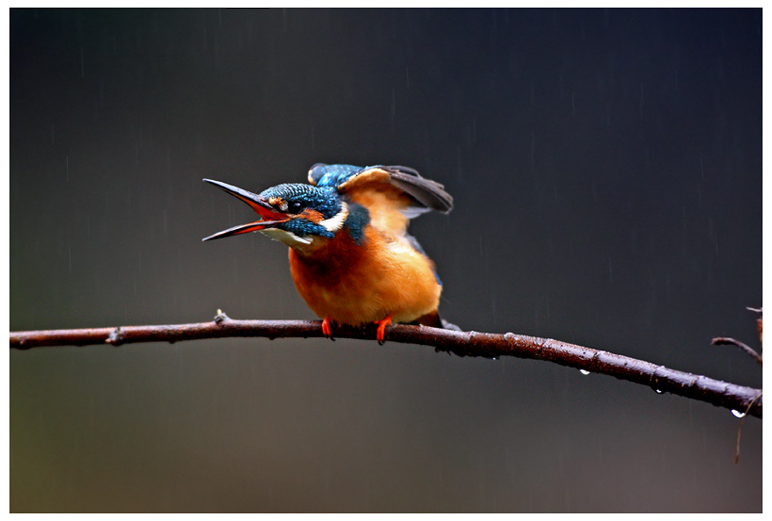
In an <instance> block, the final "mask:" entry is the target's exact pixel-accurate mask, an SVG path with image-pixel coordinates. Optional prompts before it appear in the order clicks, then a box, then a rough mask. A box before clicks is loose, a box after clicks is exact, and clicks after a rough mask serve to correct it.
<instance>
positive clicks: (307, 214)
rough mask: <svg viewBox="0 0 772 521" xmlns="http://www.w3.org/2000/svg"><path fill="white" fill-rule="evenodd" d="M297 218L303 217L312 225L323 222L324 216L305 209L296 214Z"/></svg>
mask: <svg viewBox="0 0 772 521" xmlns="http://www.w3.org/2000/svg"><path fill="white" fill-rule="evenodd" d="M298 217H303V218H304V219H306V220H309V221H311V222H312V223H320V222H322V221H323V220H324V215H322V214H321V212H318V211H316V210H314V209H312V208H306V209H305V210H303V211H302V212H300V213H299V214H298Z"/></svg>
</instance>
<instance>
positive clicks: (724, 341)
mask: <svg viewBox="0 0 772 521" xmlns="http://www.w3.org/2000/svg"><path fill="white" fill-rule="evenodd" d="M710 343H711V344H713V345H714V346H722V345H733V346H737V347H739V348H740V349H742V350H743V351H745V352H746V353H747V354H749V355H750V356H751V357H752V358H753V359H754V360H756V361H757V362H758V363H759V364H760V363H761V355H760V354H758V353H757V352H756V350H755V349H753V348H752V347H750V346H748V345H747V344H744V343H742V342H740V341H739V340H735V339H734V338H729V337H724V336H721V337H718V338H714V339H713V340H711V342H710Z"/></svg>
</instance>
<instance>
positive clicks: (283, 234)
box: [260, 228, 311, 246]
mask: <svg viewBox="0 0 772 521" xmlns="http://www.w3.org/2000/svg"><path fill="white" fill-rule="evenodd" d="M260 233H263V234H265V235H267V236H268V237H270V238H271V239H274V240H277V241H281V242H283V243H284V244H286V245H287V246H304V245H309V244H311V237H299V236H297V235H295V234H294V233H292V232H288V231H286V230H280V229H278V228H266V229H265V230H260Z"/></svg>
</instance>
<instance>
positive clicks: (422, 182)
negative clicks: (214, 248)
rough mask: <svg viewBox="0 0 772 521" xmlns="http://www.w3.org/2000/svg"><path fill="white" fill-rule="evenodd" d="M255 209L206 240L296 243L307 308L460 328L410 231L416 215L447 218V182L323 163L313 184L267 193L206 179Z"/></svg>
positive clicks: (349, 318) (338, 316) (293, 256)
mask: <svg viewBox="0 0 772 521" xmlns="http://www.w3.org/2000/svg"><path fill="white" fill-rule="evenodd" d="M204 181H205V182H206V183H209V184H212V185H214V186H217V187H219V188H221V189H222V190H224V191H225V192H226V193H228V194H230V195H232V196H234V197H236V198H238V199H239V200H241V201H243V202H244V203H246V204H247V205H249V206H250V207H251V208H252V209H253V210H254V211H255V213H257V214H258V215H259V220H257V221H254V222H250V223H246V224H242V225H238V226H234V227H232V228H228V229H227V230H223V231H221V232H218V233H215V234H213V235H210V236H208V237H205V238H204V239H202V240H203V241H211V240H214V239H222V238H225V237H232V236H235V235H241V234H245V233H250V232H261V233H262V234H264V235H267V236H268V237H270V238H272V239H274V240H278V241H281V242H283V243H284V244H286V245H287V246H289V266H290V273H291V275H292V280H293V282H294V283H295V288H296V289H297V291H298V293H299V294H300V296H301V297H302V298H303V300H304V301H305V302H306V304H307V305H308V307H309V308H311V310H312V311H313V312H314V313H315V314H316V315H317V316H318V317H320V318H322V332H323V334H324V335H325V336H326V337H328V338H330V339H333V334H332V325H333V324H345V325H350V326H360V325H363V324H366V323H377V324H378V327H377V330H376V339H377V340H378V343H379V344H383V343H384V342H385V329H386V326H388V325H389V324H392V323H413V324H421V325H425V326H431V327H440V328H443V327H444V328H446V329H458V328H457V327H456V326H455V325H453V324H451V323H449V322H447V321H445V320H443V319H442V318H441V317H440V315H439V311H438V307H439V301H440V294H441V293H442V282H441V280H440V277H439V275H438V274H437V271H436V268H435V265H434V262H433V261H432V260H431V259H430V258H429V257H428V256H427V255H426V252H425V251H424V250H423V248H422V247H421V245H420V244H419V243H418V241H417V240H416V239H415V238H414V237H413V236H411V235H410V234H408V233H407V226H408V222H409V220H410V219H412V218H414V217H417V216H418V215H421V214H424V213H426V212H430V211H432V210H436V211H439V212H442V213H448V212H450V211H451V209H452V208H453V197H451V195H450V194H448V193H447V192H446V191H445V189H444V186H443V185H442V184H440V183H438V182H436V181H431V180H429V179H426V178H424V177H422V176H421V175H420V174H419V173H418V172H417V171H416V170H414V169H412V168H409V167H405V166H398V165H392V166H386V165H376V166H367V167H358V166H354V165H346V164H334V165H328V164H324V163H317V164H315V165H313V166H312V167H311V168H310V169H309V171H308V184H305V183H285V184H279V185H276V186H273V187H270V188H267V189H265V190H263V191H262V192H260V193H259V194H255V193H252V192H250V191H248V190H244V189H242V188H239V187H237V186H234V185H230V184H227V183H224V182H221V181H215V180H213V179H204Z"/></svg>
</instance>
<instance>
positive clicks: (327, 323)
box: [322, 317, 335, 340]
mask: <svg viewBox="0 0 772 521" xmlns="http://www.w3.org/2000/svg"><path fill="white" fill-rule="evenodd" d="M322 334H323V335H324V336H326V337H327V338H329V339H330V340H335V339H334V338H332V321H331V320H330V317H324V320H322Z"/></svg>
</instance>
